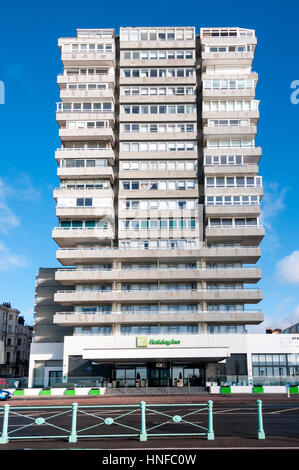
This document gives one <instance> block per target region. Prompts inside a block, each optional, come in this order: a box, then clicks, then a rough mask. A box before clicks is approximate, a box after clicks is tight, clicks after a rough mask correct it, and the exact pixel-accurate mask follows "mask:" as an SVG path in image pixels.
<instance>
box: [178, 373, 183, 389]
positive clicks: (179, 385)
mask: <svg viewBox="0 0 299 470" xmlns="http://www.w3.org/2000/svg"><path fill="white" fill-rule="evenodd" d="M176 385H177V387H182V386H183V385H184V384H183V376H182V373H181V372H180V375H179V380H178V381H177V383H176Z"/></svg>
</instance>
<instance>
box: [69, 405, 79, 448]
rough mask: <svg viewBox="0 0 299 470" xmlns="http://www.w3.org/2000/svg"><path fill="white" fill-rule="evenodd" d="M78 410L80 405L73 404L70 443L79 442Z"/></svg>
mask: <svg viewBox="0 0 299 470" xmlns="http://www.w3.org/2000/svg"><path fill="white" fill-rule="evenodd" d="M77 409H78V403H76V402H74V403H72V429H71V435H70V437H69V442H77Z"/></svg>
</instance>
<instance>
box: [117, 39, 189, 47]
mask: <svg viewBox="0 0 299 470" xmlns="http://www.w3.org/2000/svg"><path fill="white" fill-rule="evenodd" d="M119 45H120V49H121V50H127V49H128V50H130V49H162V50H168V49H194V48H195V39H184V40H183V39H182V40H174V41H172V40H171V41H167V40H165V41H154V40H147V41H146V40H142V41H123V40H120V42H119Z"/></svg>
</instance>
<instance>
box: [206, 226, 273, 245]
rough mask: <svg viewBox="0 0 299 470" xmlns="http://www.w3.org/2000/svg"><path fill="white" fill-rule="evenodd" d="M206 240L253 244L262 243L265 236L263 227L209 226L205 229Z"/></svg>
mask: <svg viewBox="0 0 299 470" xmlns="http://www.w3.org/2000/svg"><path fill="white" fill-rule="evenodd" d="M205 236H206V239H207V240H209V241H213V240H217V241H219V240H223V241H225V240H234V239H237V240H246V239H247V240H250V241H251V242H252V243H253V242H254V243H260V242H261V241H262V239H263V238H264V236H265V229H264V227H262V226H258V225H257V226H248V225H247V226H229V227H226V226H213V227H211V226H207V227H206V229H205Z"/></svg>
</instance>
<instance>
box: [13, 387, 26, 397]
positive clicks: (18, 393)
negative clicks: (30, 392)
mask: <svg viewBox="0 0 299 470" xmlns="http://www.w3.org/2000/svg"><path fill="white" fill-rule="evenodd" d="M13 395H14V396H15V397H17V396H24V395H25V390H24V389H23V388H16V389H15V391H14V392H13Z"/></svg>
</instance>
